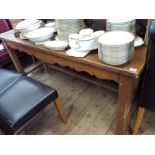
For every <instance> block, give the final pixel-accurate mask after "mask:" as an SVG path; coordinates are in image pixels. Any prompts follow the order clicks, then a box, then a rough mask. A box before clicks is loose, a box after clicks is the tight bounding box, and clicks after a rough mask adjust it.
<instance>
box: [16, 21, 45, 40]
mask: <svg viewBox="0 0 155 155" xmlns="http://www.w3.org/2000/svg"><path fill="white" fill-rule="evenodd" d="M42 24H43V23H42V21H41V20H37V19H26V20H23V21H21V22H19V23H18V24H17V25H16V27H15V29H16V30H17V31H19V32H21V33H20V38H21V39H26V34H27V33H29V32H30V31H33V30H36V29H38V28H40V27H41V26H42Z"/></svg>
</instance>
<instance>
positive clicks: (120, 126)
mask: <svg viewBox="0 0 155 155" xmlns="http://www.w3.org/2000/svg"><path fill="white" fill-rule="evenodd" d="M133 93H134V81H133V79H132V78H129V77H126V76H120V80H119V107H118V116H117V126H116V131H115V134H118V135H123V134H126V132H127V129H128V126H129V123H130V117H131V108H132V100H133Z"/></svg>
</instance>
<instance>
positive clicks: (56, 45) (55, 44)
mask: <svg viewBox="0 0 155 155" xmlns="http://www.w3.org/2000/svg"><path fill="white" fill-rule="evenodd" d="M44 46H45V47H47V48H50V49H52V50H64V49H65V48H67V47H68V42H66V41H58V40H57V41H56V40H54V41H47V42H45V44H44Z"/></svg>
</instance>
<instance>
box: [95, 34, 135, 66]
mask: <svg viewBox="0 0 155 155" xmlns="http://www.w3.org/2000/svg"><path fill="white" fill-rule="evenodd" d="M134 39H135V37H134V35H133V34H132V33H130V32H125V31H112V32H107V33H105V34H104V35H102V36H101V37H99V39H98V56H99V59H101V60H102V61H104V62H105V63H107V64H110V65H121V64H124V63H126V62H128V61H129V60H131V59H132V58H133V56H134Z"/></svg>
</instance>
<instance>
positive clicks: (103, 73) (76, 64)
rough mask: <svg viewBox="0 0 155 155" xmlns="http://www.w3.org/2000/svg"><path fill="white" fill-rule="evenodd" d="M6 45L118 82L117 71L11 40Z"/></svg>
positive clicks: (42, 58) (48, 61)
mask: <svg viewBox="0 0 155 155" xmlns="http://www.w3.org/2000/svg"><path fill="white" fill-rule="evenodd" d="M6 44H7V46H9V47H10V48H12V49H18V50H19V51H20V52H22V51H23V52H25V53H27V54H29V55H33V56H35V57H36V58H38V59H39V60H41V61H44V62H46V63H51V64H54V63H56V64H58V65H60V66H64V67H65V66H67V67H70V68H72V69H75V70H76V71H84V72H87V73H88V74H90V75H91V76H96V77H97V78H99V79H104V80H113V81H115V82H117V83H119V74H118V73H114V72H111V71H106V70H104V69H101V68H98V67H95V66H93V65H91V64H90V65H89V64H85V63H82V62H81V63H80V62H78V61H74V60H71V59H66V58H65V57H61V56H58V55H54V54H52V52H51V54H49V53H45V52H43V51H41V50H37V49H32V48H31V47H25V46H22V45H18V44H14V43H11V42H7V41H6Z"/></svg>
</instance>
